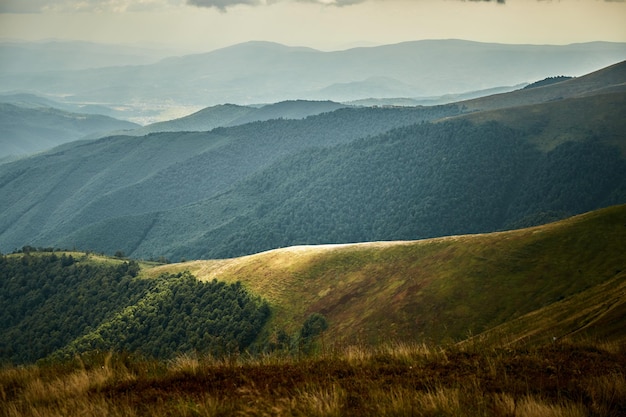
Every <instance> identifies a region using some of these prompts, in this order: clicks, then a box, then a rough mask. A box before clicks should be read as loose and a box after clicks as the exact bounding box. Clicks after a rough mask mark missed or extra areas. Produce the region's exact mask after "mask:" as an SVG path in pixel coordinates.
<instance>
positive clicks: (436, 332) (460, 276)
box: [144, 205, 626, 346]
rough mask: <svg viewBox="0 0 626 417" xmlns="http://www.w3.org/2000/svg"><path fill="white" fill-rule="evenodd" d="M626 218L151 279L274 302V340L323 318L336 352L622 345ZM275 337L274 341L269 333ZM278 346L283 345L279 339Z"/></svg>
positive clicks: (272, 259) (310, 249)
mask: <svg viewBox="0 0 626 417" xmlns="http://www.w3.org/2000/svg"><path fill="white" fill-rule="evenodd" d="M624 242H626V206H623V205H622V206H615V207H611V208H607V209H603V210H599V211H595V212H591V213H587V214H584V215H580V216H576V217H573V218H570V219H566V220H563V221H560V222H557V223H551V224H548V225H544V226H537V227H533V228H528V229H520V230H513V231H507V232H499V233H490V234H477V235H463V236H450V237H443V238H435V239H428V240H423V241H403V242H370V243H358V244H345V245H321V246H296V247H289V248H283V249H276V250H272V251H268V252H264V253H259V254H254V255H250V256H245V257H241V258H233V259H225V260H210V261H192V262H185V263H181V264H171V265H163V266H159V267H155V268H153V269H149V270H145V271H144V273H145V274H147V276H151V277H154V276H157V275H158V274H161V273H164V272H168V273H175V272H181V271H190V272H191V273H192V274H193V275H195V276H196V277H197V278H198V279H200V280H205V281H210V280H213V279H218V280H224V281H226V282H235V281H241V282H242V283H243V285H244V286H245V287H246V288H248V289H249V290H250V291H251V292H252V293H253V294H257V295H260V296H262V297H263V298H265V299H267V300H268V301H269V303H270V305H271V306H272V309H273V315H272V317H271V320H270V322H269V323H268V325H267V330H268V333H271V332H272V331H274V332H275V331H276V330H277V329H285V330H286V331H287V332H288V333H293V332H294V331H296V330H297V329H298V328H299V326H301V323H302V322H303V321H304V320H305V319H306V317H308V316H309V315H310V314H312V313H321V314H323V315H324V316H325V317H326V318H327V320H328V322H329V328H328V331H327V334H326V337H327V339H326V340H327V342H329V343H332V342H335V343H347V344H354V343H357V344H358V343H364V344H369V345H372V346H376V345H380V344H382V343H385V342H388V341H392V340H397V341H401V342H408V341H417V342H427V343H435V344H441V343H449V342H456V341H460V340H464V339H466V338H467V337H469V336H471V335H477V336H476V337H483V340H489V343H488V344H487V345H500V344H506V343H513V342H520V341H524V342H528V343H531V344H533V343H534V344H542V343H546V342H549V341H551V340H552V338H553V337H555V338H558V339H561V340H564V339H568V338H569V339H570V340H572V338H585V337H588V338H601V339H602V340H607V341H608V340H610V341H614V342H619V343H623V342H624V341H626V332H625V329H624V328H623V326H621V325H620V323H622V322H623V320H624V314H626V298H625V297H624V292H623V288H624V285H626V274H625V271H626V268H625V266H626V264H625V262H626V259H625V258H624V250H625V249H626V246H625V243H624ZM266 334H267V333H266ZM273 336H275V334H274V335H273Z"/></svg>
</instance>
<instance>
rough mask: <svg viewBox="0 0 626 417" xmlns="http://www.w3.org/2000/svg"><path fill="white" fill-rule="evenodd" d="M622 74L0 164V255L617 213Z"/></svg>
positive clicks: (624, 192)
mask: <svg viewBox="0 0 626 417" xmlns="http://www.w3.org/2000/svg"><path fill="white" fill-rule="evenodd" d="M625 68H626V63H622V64H620V65H615V66H612V67H610V68H607V69H604V70H602V71H598V72H597V73H594V74H589V75H587V76H584V77H579V78H576V79H571V80H568V81H563V82H560V83H556V84H551V85H548V86H544V87H537V88H533V89H529V90H523V91H519V92H513V93H509V94H504V95H499V96H494V97H492V98H490V99H489V101H488V104H489V106H487V107H489V108H493V107H496V108H497V110H489V111H471V112H468V109H469V108H472V107H471V106H475V105H477V104H476V103H473V104H472V103H471V102H465V103H461V104H453V105H446V106H434V107H414V108H342V109H338V110H336V111H333V112H329V113H324V114H320V115H317V116H311V117H307V118H306V119H302V120H285V119H280V120H270V121H265V122H254V123H248V124H244V125H240V126H235V127H229V128H216V129H213V130H212V131H209V132H164V133H154V134H150V135H147V136H143V137H128V136H114V137H108V138H103V139H101V140H97V141H94V142H90V143H82V144H75V145H74V146H69V145H68V146H66V147H63V148H60V149H57V150H56V151H54V152H50V153H47V154H43V155H40V156H37V157H33V158H28V159H24V160H21V161H16V162H14V163H10V164H4V165H0V192H2V195H3V197H4V198H3V199H2V200H0V214H1V216H0V250H3V251H11V250H14V249H15V248H17V247H21V246H23V245H26V244H30V245H35V246H57V247H66V248H73V247H76V248H80V249H89V250H96V251H101V252H106V253H109V254H113V253H115V252H116V251H117V250H121V251H123V252H125V253H126V254H128V255H130V256H133V257H140V258H155V259H156V258H159V257H161V256H165V257H168V258H169V259H171V260H179V259H182V258H187V259H189V258H221V257H231V256H239V255H244V254H250V253H254V252H258V251H262V250H267V249H272V248H276V247H281V246H289V245H294V244H303V243H306V244H315V243H345V242H355V241H372V240H397V239H418V238H425V237H433V236H442V235H450V234H463V233H476V232H489V231H494V230H502V229H507V228H511V227H518V226H526V225H533V224H539V223H544V222H546V221H550V220H555V219H559V218H564V217H567V216H570V215H574V214H577V213H581V212H584V211H588V210H593V209H595V208H600V207H605V206H607V205H611V204H619V203H623V202H626V185H625V181H626V175H625V172H626V168H625V164H626V160H625V159H624V157H625V155H626V142H625V137H624V135H623V132H624V131H625V129H626V124H625V123H626V122H625V121H624V117H623V114H625V113H626V93H625V92H623V91H622V90H623V84H624V82H623V81H624V77H625V76H626V72H625V71H624V69H625ZM546 91H548V92H549V94H547V93H546ZM535 92H539V93H540V94H539V95H538V96H537V95H536V93H535ZM519 94H522V95H523V97H526V96H527V95H528V94H530V95H532V97H530V98H532V100H530V101H525V100H526V99H524V100H521V101H520V98H519V97H520V96H519ZM559 94H560V95H561V96H562V97H564V98H555V97H556V96H555V95H559ZM541 97H544V98H545V97H550V99H549V100H548V101H547V102H540V103H539V104H537V103H536V102H535V101H536V100H540V98H541ZM526 98H528V97H526ZM520 102H521V103H526V104H525V105H521V106H520V105H518V104H519V103H520ZM498 103H499V104H498ZM511 103H514V105H513V107H509V105H510V104H511ZM528 103H530V104H528ZM479 104H480V103H479ZM467 106H470V107H467ZM476 108H477V107H473V109H474V110H475V109H476Z"/></svg>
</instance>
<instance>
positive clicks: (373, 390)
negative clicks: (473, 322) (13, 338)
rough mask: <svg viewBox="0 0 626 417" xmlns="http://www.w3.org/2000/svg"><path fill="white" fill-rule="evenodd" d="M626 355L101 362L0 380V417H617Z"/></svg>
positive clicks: (625, 393) (625, 405)
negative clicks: (368, 416)
mask: <svg viewBox="0 0 626 417" xmlns="http://www.w3.org/2000/svg"><path fill="white" fill-rule="evenodd" d="M625 375H626V351H625V350H624V349H623V346H622V347H621V348H620V347H619V345H616V344H600V343H597V342H595V343H558V342H557V343H553V344H549V345H545V346H541V347H535V348H531V349H528V348H524V347H508V348H499V347H493V346H491V347H489V346H486V345H479V344H476V343H469V344H465V345H463V346H450V347H445V348H444V347H427V346H425V345H411V344H397V345H385V346H382V347H379V348H376V349H371V348H365V347H362V346H346V347H344V348H341V349H338V350H334V351H332V352H331V351H326V352H324V353H323V354H319V355H316V356H312V357H297V356H283V355H280V354H274V355H266V356H259V357H254V358H249V357H243V356H239V357H230V358H224V359H221V360H215V359H211V358H197V357H193V356H183V357H179V358H177V359H175V360H172V361H170V362H156V361H148V360H141V359H139V358H134V357H132V356H129V355H123V354H110V353H109V354H98V355H93V354H92V355H91V356H84V357H82V358H76V359H75V360H73V361H70V362H65V363H54V364H47V365H40V366H31V367H25V368H5V369H2V370H1V371H0V405H1V406H0V416H2V417H5V416H6V417H17V416H38V417H47V416H67V415H80V416H86V417H88V416H230V415H251V416H269V415H271V416H294V415H295V416H366V415H372V416H503V417H504V416H507V417H508V416H519V417H546V416H554V417H557V416H563V417H578V416H581V417H582V416H598V417H600V416H602V417H612V416H615V417H617V416H622V415H624V413H626V378H625Z"/></svg>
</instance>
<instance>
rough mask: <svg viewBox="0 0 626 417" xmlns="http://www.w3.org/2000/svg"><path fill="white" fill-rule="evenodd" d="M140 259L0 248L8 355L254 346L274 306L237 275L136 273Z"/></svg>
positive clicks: (1, 324) (0, 332) (1, 320)
mask: <svg viewBox="0 0 626 417" xmlns="http://www.w3.org/2000/svg"><path fill="white" fill-rule="evenodd" d="M139 270H140V267H139V265H138V264H137V263H136V262H134V261H121V260H119V261H116V260H112V261H108V262H104V261H97V260H94V259H92V258H91V257H90V256H88V255H85V254H78V253H73V254H66V253H62V254H61V253H54V252H53V253H43V254H42V253H30V252H25V253H22V254H13V255H7V256H0V304H1V305H2V310H1V311H0V362H12V363H28V362H34V361H36V360H38V359H43V358H46V357H51V356H52V357H65V356H70V357H71V356H72V355H73V354H75V353H80V352H85V351H92V350H101V351H107V350H115V351H132V352H137V353H141V354H144V355H147V356H152V357H158V358H170V357H173V356H174V355H177V354H182V353H185V352H204V353H213V354H223V353H224V352H227V351H228V352H236V351H238V350H243V349H245V348H246V347H248V346H249V345H250V344H251V343H252V342H253V341H254V339H255V338H256V336H257V334H258V332H259V331H260V330H261V328H262V327H263V325H264V324H265V321H266V320H267V318H268V317H269V307H268V305H267V304H266V303H265V302H263V301H262V300H261V299H260V298H257V297H254V296H251V295H250V294H249V293H248V292H247V291H246V290H245V289H244V288H243V287H242V286H241V285H240V284H239V283H232V284H226V283H224V282H217V281H213V282H199V281H198V280H197V279H196V278H194V277H193V276H191V275H189V274H186V273H180V274H175V275H163V276H160V277H157V278H155V279H150V280H146V279H141V278H138V277H137V274H138V273H139Z"/></svg>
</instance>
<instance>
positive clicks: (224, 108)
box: [124, 100, 347, 136]
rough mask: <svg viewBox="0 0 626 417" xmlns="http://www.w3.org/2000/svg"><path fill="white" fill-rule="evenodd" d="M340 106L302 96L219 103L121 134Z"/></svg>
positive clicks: (300, 115) (200, 127) (301, 114)
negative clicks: (264, 101)
mask: <svg viewBox="0 0 626 417" xmlns="http://www.w3.org/2000/svg"><path fill="white" fill-rule="evenodd" d="M343 107H347V106H345V105H343V104H339V103H335V102H332V101H306V100H294V101H283V102H280V103H274V104H266V105H263V106H254V107H253V106H239V105H236V104H220V105H217V106H212V107H207V108H205V109H202V110H200V111H197V112H195V113H193V114H190V115H189V116H185V117H181V118H179V119H174V120H170V121H166V122H157V123H152V124H150V125H147V126H144V127H141V128H138V129H134V130H132V131H129V132H124V134H128V135H132V136H144V135H147V134H149V133H156V132H181V131H187V132H200V131H208V130H212V129H215V128H217V127H228V126H238V125H242V124H246V123H253V122H261V121H267V120H272V119H304V118H306V117H308V116H315V115H318V114H321V113H326V112H330V111H334V110H337V109H340V108H343Z"/></svg>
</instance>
